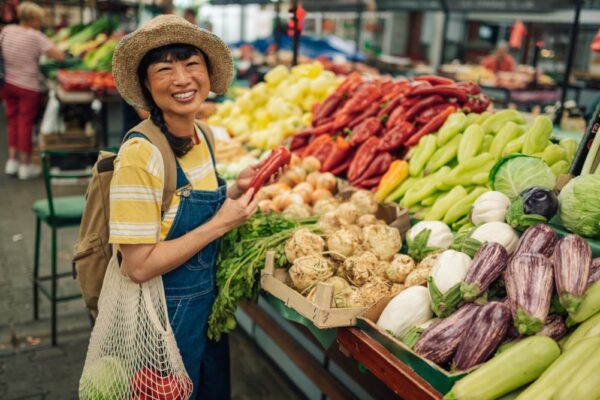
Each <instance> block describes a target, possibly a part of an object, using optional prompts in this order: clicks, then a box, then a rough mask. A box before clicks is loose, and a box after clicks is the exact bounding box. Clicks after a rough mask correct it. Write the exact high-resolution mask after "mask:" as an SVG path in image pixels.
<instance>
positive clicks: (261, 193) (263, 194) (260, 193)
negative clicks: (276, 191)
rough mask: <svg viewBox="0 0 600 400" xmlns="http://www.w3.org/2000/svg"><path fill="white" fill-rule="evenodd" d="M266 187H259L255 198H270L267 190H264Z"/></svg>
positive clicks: (259, 199)
mask: <svg viewBox="0 0 600 400" xmlns="http://www.w3.org/2000/svg"><path fill="white" fill-rule="evenodd" d="M265 189H266V187H263V188H262V189H260V190H259V191H258V193H256V199H257V200H258V201H259V202H261V201H263V200H271V196H270V194H269V193H268V191H266V190H265Z"/></svg>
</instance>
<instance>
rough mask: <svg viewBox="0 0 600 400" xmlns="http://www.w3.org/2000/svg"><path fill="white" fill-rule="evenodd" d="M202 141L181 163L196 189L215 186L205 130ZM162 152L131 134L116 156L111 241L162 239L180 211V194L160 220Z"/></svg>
mask: <svg viewBox="0 0 600 400" xmlns="http://www.w3.org/2000/svg"><path fill="white" fill-rule="evenodd" d="M196 133H197V134H198V136H199V137H200V144H197V145H195V146H194V147H193V148H192V150H190V151H189V152H188V153H187V154H185V155H184V156H183V157H181V158H178V159H177V161H178V162H179V165H180V166H181V168H182V169H183V172H185V175H186V177H187V179H188V181H189V182H190V184H191V186H192V189H194V190H216V189H217V187H218V183H217V176H216V173H215V169H214V167H213V164H212V159H211V156H210V151H209V149H208V145H207V144H206V140H205V139H204V137H203V135H202V133H200V132H196ZM163 182H164V166H163V160H162V155H161V154H160V151H159V150H158V148H156V146H154V145H153V144H152V143H150V142H149V141H148V140H146V139H144V138H137V137H136V138H132V139H130V140H128V141H127V142H125V143H124V144H123V146H121V148H120V150H119V153H118V155H117V158H116V159H115V171H114V175H113V178H112V181H111V185H110V238H109V241H110V243H116V244H143V243H150V244H151V243H157V242H158V241H159V240H163V239H164V238H165V237H166V236H167V233H168V232H169V229H170V228H171V225H172V224H173V220H174V219H175V215H176V214H177V209H178V207H179V201H180V198H179V195H178V194H177V193H176V194H175V195H174V196H173V200H172V201H171V206H170V207H169V210H168V212H167V213H165V215H164V217H163V218H162V221H161V215H160V205H161V203H162V194H163V185H164V183H163Z"/></svg>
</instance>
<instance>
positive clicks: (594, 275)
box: [586, 257, 600, 289]
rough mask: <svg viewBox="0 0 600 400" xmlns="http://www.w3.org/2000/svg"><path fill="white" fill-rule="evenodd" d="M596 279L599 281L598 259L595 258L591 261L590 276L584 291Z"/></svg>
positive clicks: (599, 260) (599, 268)
mask: <svg viewBox="0 0 600 400" xmlns="http://www.w3.org/2000/svg"><path fill="white" fill-rule="evenodd" d="M598 279H600V257H596V258H594V259H593V260H592V265H591V266H590V276H588V281H587V287H586V289H587V288H589V287H590V286H592V284H593V283H594V282H596V281H597V280H598Z"/></svg>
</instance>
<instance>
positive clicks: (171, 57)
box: [137, 44, 208, 157]
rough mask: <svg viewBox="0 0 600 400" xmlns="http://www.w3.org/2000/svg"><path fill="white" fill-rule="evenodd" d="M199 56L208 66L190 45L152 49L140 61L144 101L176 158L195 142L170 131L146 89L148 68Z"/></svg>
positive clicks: (139, 71) (139, 75)
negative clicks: (157, 64)
mask: <svg viewBox="0 0 600 400" xmlns="http://www.w3.org/2000/svg"><path fill="white" fill-rule="evenodd" d="M197 54H201V55H202V56H203V57H204V60H205V61H206V62H207V65H208V59H207V58H206V57H205V56H204V54H203V53H202V52H201V51H200V50H199V49H198V48H196V47H194V46H191V45H189V44H169V45H166V46H162V47H158V48H156V49H152V50H150V51H149V52H148V53H146V55H145V56H144V58H142V61H140V64H139V65H138V70H137V74H138V79H139V82H140V85H141V86H142V92H143V94H144V99H145V100H146V104H148V107H149V108H150V119H151V120H152V122H154V125H156V126H157V127H158V128H159V129H160V131H161V132H162V133H163V135H165V137H166V138H167V141H168V142H169V145H170V146H171V148H172V149H173V153H175V156H177V157H182V156H184V155H185V154H186V153H187V152H189V151H190V150H191V149H192V147H193V146H194V142H193V141H192V139H191V138H190V137H180V136H176V135H174V134H172V133H171V132H170V131H169V128H168V127H167V124H166V122H165V119H164V117H163V113H162V110H161V109H160V108H158V106H157V105H156V103H155V102H154V99H153V98H152V95H151V94H150V91H149V90H148V88H146V85H145V82H146V78H147V77H148V67H149V66H150V65H152V64H156V63H159V62H165V61H183V60H187V59H188V58H190V57H191V56H193V55H197Z"/></svg>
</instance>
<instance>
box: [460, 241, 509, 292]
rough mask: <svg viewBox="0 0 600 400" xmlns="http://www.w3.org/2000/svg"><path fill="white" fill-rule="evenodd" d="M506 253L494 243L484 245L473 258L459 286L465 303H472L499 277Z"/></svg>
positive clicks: (506, 256) (505, 261)
mask: <svg viewBox="0 0 600 400" xmlns="http://www.w3.org/2000/svg"><path fill="white" fill-rule="evenodd" d="M507 263H508V253H507V252H506V249H505V248H504V246H502V245H501V244H499V243H495V242H488V243H484V244H483V245H482V246H481V247H480V248H479V250H478V251H477V253H475V256H474V257H473V262H472V263H471V266H470V267H469V270H468V271H467V276H466V277H465V280H464V282H463V283H462V284H461V287H460V291H461V293H462V296H463V299H464V300H465V301H474V300H475V299H477V298H478V297H479V296H481V295H482V294H483V293H484V292H485V291H486V290H487V289H488V287H489V286H490V285H491V284H492V282H494V281H495V280H496V279H498V278H499V277H500V275H501V274H502V272H503V271H504V269H505V268H506V264H507Z"/></svg>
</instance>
